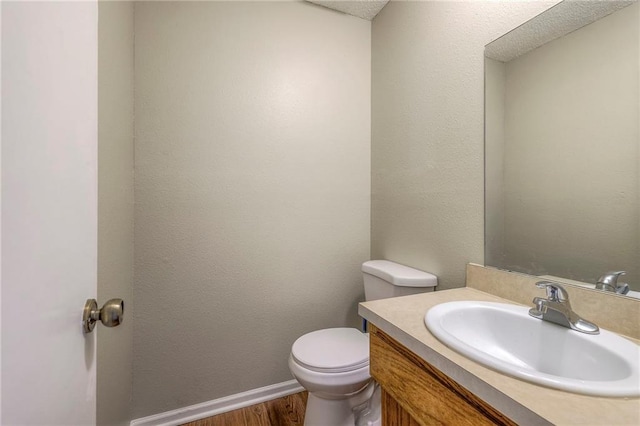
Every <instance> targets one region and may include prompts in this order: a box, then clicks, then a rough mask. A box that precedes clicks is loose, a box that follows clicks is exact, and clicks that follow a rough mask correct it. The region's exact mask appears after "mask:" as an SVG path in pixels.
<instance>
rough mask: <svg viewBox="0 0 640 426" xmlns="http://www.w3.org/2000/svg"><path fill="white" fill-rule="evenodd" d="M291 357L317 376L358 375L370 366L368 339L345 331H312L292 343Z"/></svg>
mask: <svg viewBox="0 0 640 426" xmlns="http://www.w3.org/2000/svg"><path fill="white" fill-rule="evenodd" d="M291 356H292V358H293V360H294V361H295V362H296V363H297V364H299V365H300V366H302V367H304V368H306V369H308V370H311V371H315V372H318V373H345V372H349V371H355V370H358V369H361V368H363V367H368V366H369V335H368V334H364V333H361V332H360V331H359V330H357V329H355V328H346V327H342V328H327V329H324V330H317V331H313V332H311V333H307V334H305V335H304V336H301V337H300V338H298V340H296V341H295V342H294V343H293V346H292V347H291Z"/></svg>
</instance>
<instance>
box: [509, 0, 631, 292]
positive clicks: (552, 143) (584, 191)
mask: <svg viewBox="0 0 640 426" xmlns="http://www.w3.org/2000/svg"><path fill="white" fill-rule="evenodd" d="M638 6H639V5H638V3H635V4H634V5H632V6H629V7H627V8H625V9H622V10H619V11H617V12H615V13H613V14H611V15H609V16H607V17H605V18H602V19H600V20H599V21H597V22H594V23H592V24H590V25H587V26H585V27H583V28H581V29H580V30H578V31H574V32H572V33H571V34H568V35H567V36H565V37H562V38H559V39H557V40H555V41H553V42H550V43H547V44H546V45H544V46H542V47H540V48H538V49H536V50H534V51H531V52H529V53H527V54H526V55H523V56H521V57H519V58H517V59H514V60H512V61H510V62H508V63H507V65H506V75H505V85H506V87H505V92H506V96H505V98H504V99H505V140H506V141H507V142H506V145H505V175H504V187H505V211H506V214H505V218H504V219H505V222H504V223H505V246H504V261H503V262H504V263H501V264H500V266H503V267H505V268H506V269H515V270H518V271H521V272H527V273H531V274H536V275H540V274H549V275H557V276H561V277H565V278H571V279H575V280H581V281H587V282H592V283H595V282H596V280H597V278H598V277H599V276H601V275H602V274H604V273H605V272H606V271H611V270H626V271H627V276H625V277H624V279H623V281H625V282H626V281H629V282H630V283H632V284H635V285H636V286H638V285H640V274H639V270H638V268H640V265H639V264H638V253H639V249H640V248H639V247H638V242H639V229H638V220H637V218H638V216H639V213H640V210H639V199H638V181H637V175H638V158H639V152H638V141H639V139H638V137H639V131H638V130H639V128H638V126H639V124H638V109H639V107H640V106H639V102H638V101H639V99H638V41H639V38H638V35H639V34H640V33H639V31H638V24H639V22H638V16H637V14H638V12H637V8H638ZM612 46H615V48H612ZM636 289H638V287H636Z"/></svg>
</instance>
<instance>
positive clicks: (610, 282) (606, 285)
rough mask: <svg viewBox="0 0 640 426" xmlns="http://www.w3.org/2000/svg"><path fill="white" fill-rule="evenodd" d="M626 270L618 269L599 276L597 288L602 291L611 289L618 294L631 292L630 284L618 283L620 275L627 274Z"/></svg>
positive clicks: (610, 290)
mask: <svg viewBox="0 0 640 426" xmlns="http://www.w3.org/2000/svg"><path fill="white" fill-rule="evenodd" d="M626 273H627V272H626V271H617V272H607V273H606V274H604V275H603V276H601V277H600V278H598V282H597V283H596V289H597V290H602V291H609V292H612V293H618V294H627V293H629V284H627V283H620V284H618V278H620V275H624V274H626Z"/></svg>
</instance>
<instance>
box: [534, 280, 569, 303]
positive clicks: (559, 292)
mask: <svg viewBox="0 0 640 426" xmlns="http://www.w3.org/2000/svg"><path fill="white" fill-rule="evenodd" d="M536 287H538V288H544V289H546V290H547V299H549V301H551V302H568V301H569V294H568V293H567V290H565V289H564V287H562V286H561V285H560V284H558V283H553V282H551V281H538V282H537V283H536Z"/></svg>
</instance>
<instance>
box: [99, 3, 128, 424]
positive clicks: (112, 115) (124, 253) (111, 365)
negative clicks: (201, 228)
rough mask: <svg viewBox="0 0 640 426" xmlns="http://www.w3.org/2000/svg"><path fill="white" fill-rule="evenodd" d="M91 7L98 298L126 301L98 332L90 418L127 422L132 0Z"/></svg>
mask: <svg viewBox="0 0 640 426" xmlns="http://www.w3.org/2000/svg"><path fill="white" fill-rule="evenodd" d="M98 7H99V9H98V304H99V305H100V306H102V304H103V303H104V302H106V301H107V300H109V299H111V298H114V297H118V298H122V299H124V301H125V316H124V321H123V323H122V324H121V325H120V326H118V327H116V328H106V327H102V326H98V327H96V332H97V333H98V336H99V338H98V357H97V362H98V365H97V369H98V382H97V386H98V388H97V392H98V394H97V399H98V407H97V420H98V424H99V425H128V424H129V420H130V419H131V417H130V411H131V409H130V404H131V389H132V380H133V378H132V370H131V368H132V363H133V3H132V2H123V1H113V2H111V1H109V2H107V1H101V2H99V6H98Z"/></svg>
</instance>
